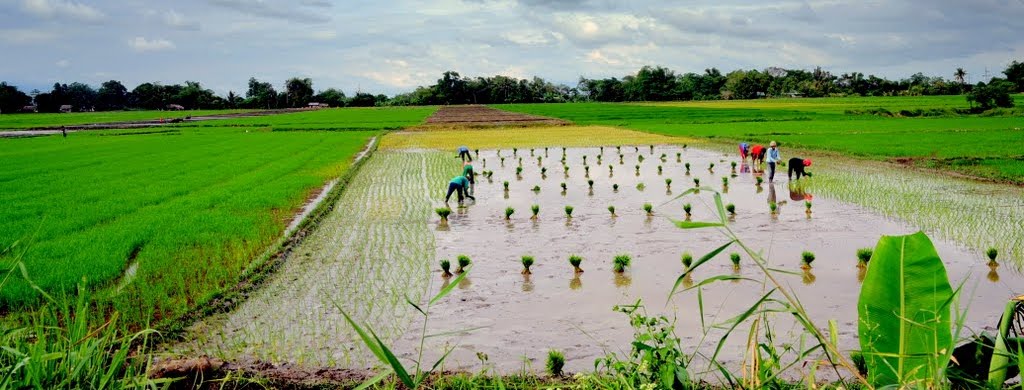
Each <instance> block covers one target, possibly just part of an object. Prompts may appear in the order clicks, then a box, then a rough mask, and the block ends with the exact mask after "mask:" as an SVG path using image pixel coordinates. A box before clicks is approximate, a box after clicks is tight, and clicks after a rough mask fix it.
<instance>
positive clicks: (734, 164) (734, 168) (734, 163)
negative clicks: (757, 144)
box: [729, 161, 736, 171]
mask: <svg viewBox="0 0 1024 390" xmlns="http://www.w3.org/2000/svg"><path fill="white" fill-rule="evenodd" d="M729 165H731V166H732V170H733V171H735V170H736V162H735V161H733V162H730V163H729Z"/></svg>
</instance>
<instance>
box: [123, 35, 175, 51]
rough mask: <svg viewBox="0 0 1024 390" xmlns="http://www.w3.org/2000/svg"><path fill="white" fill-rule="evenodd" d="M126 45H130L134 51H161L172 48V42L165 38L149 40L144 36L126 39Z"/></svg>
mask: <svg viewBox="0 0 1024 390" xmlns="http://www.w3.org/2000/svg"><path fill="white" fill-rule="evenodd" d="M128 46H131V48H132V49H134V50H135V51H161V50H170V49H173V48H174V42H171V41H168V40H166V39H152V40H150V39H146V38H145V37H135V38H133V39H131V40H129V41H128Z"/></svg>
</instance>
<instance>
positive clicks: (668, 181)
mask: <svg viewBox="0 0 1024 390" xmlns="http://www.w3.org/2000/svg"><path fill="white" fill-rule="evenodd" d="M665 187H667V188H669V189H672V178H671V177H666V178H665Z"/></svg>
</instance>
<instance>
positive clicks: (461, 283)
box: [446, 276, 473, 290]
mask: <svg viewBox="0 0 1024 390" xmlns="http://www.w3.org/2000/svg"><path fill="white" fill-rule="evenodd" d="M446 282H447V281H446ZM472 285H473V282H471V281H470V280H469V277H468V276H467V277H464V278H462V280H461V281H459V289H461V290H465V289H467V288H469V287H470V286H472Z"/></svg>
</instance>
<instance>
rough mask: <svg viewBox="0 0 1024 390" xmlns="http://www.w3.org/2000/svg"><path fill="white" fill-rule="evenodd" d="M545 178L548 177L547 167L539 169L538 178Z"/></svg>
mask: <svg viewBox="0 0 1024 390" xmlns="http://www.w3.org/2000/svg"><path fill="white" fill-rule="evenodd" d="M547 176H548V167H541V168H540V177H541V178H547Z"/></svg>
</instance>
